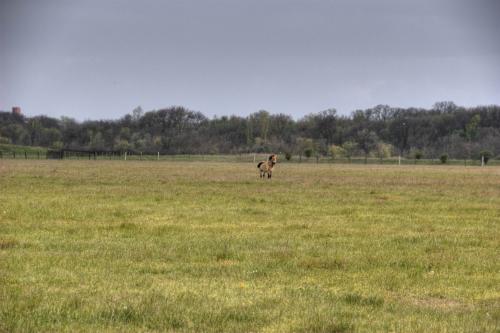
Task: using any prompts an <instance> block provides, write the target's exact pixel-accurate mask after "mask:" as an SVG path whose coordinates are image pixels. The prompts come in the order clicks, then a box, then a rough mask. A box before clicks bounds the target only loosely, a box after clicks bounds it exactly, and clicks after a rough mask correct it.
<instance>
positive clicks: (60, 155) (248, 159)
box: [0, 151, 500, 166]
mask: <svg viewBox="0 0 500 333" xmlns="http://www.w3.org/2000/svg"><path fill="white" fill-rule="evenodd" d="M268 155H269V154H267V153H255V154H252V153H248V154H229V155H218V154H217V155H216V154H214V155H201V154H196V155H194V154H180V155H169V154H161V153H159V152H158V153H156V154H151V153H140V152H117V151H55V152H54V151H47V152H26V151H25V152H20V151H16V152H14V151H0V159H16V160H17V159H25V160H42V159H60V160H99V161H103V160H122V161H193V162H195V161H198V162H201V161H205V162H241V163H258V162H259V161H265V160H266V159H267V157H268ZM278 159H279V162H280V163H311V164H313V163H316V164H372V165H398V164H401V165H463V166H481V160H474V159H461V160H459V159H448V160H447V161H446V163H443V162H441V160H440V159H438V158H435V159H418V160H417V159H407V158H401V159H399V158H398V157H390V158H375V157H368V158H364V157H352V158H346V157H341V158H340V157H336V158H332V157H328V156H315V157H310V158H307V157H305V156H300V155H293V156H291V157H290V159H289V160H288V159H286V158H285V155H284V154H282V155H279V157H278ZM487 165H488V166H498V165H500V160H496V159H494V160H493V159H491V160H489V161H488V163H487Z"/></svg>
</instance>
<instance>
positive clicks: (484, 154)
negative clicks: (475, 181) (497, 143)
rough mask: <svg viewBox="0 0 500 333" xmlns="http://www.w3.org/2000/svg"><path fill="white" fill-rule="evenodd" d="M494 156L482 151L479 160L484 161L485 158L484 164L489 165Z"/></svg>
mask: <svg viewBox="0 0 500 333" xmlns="http://www.w3.org/2000/svg"><path fill="white" fill-rule="evenodd" d="M492 156H493V154H492V153H491V152H490V151H488V150H482V151H481V152H480V153H479V158H480V159H482V158H484V164H488V161H489V160H490V158H491V157H492Z"/></svg>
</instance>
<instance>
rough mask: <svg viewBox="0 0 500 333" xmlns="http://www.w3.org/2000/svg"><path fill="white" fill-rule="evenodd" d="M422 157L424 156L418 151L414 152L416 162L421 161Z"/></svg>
mask: <svg viewBox="0 0 500 333" xmlns="http://www.w3.org/2000/svg"><path fill="white" fill-rule="evenodd" d="M423 156H424V154H423V153H422V152H421V151H420V150H417V151H416V152H415V159H416V160H420V159H422V157H423Z"/></svg>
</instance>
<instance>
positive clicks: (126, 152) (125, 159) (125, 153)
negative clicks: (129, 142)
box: [125, 150, 127, 161]
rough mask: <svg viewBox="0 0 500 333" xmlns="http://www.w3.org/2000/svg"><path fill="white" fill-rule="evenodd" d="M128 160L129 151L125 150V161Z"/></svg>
mask: <svg viewBox="0 0 500 333" xmlns="http://www.w3.org/2000/svg"><path fill="white" fill-rule="evenodd" d="M126 160H127V151H126V150H125V161H126Z"/></svg>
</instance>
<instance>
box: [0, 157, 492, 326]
mask: <svg viewBox="0 0 500 333" xmlns="http://www.w3.org/2000/svg"><path fill="white" fill-rule="evenodd" d="M499 258H500V168H497V167H489V168H478V167H469V168H465V167H458V166H457V167H450V166H400V167H398V166H373V165H368V166H364V165H327V164H319V165H316V164H308V165H305V164H292V163H290V164H283V163H282V164H278V165H277V167H276V170H275V172H274V175H273V179H272V180H261V179H259V178H258V172H257V168H256V167H255V165H254V164H252V163H228V162H225V163H214V162H210V163H209V162H205V163H203V162H147V161H142V162H139V161H127V162H124V161H29V160H28V161H23V160H2V161H0V331H5V332H23V331H24V332H31V331H63V332H64V331H66V332H75V331H87V332H94V331H109V332H137V331H148V332H150V331H161V332H166V331H167V332H194V331H197V332H373V331H377V332H380V331H381V332H388V331H389V332H394V331H397V332H400V331H402V332H499V331H500V260H499Z"/></svg>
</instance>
